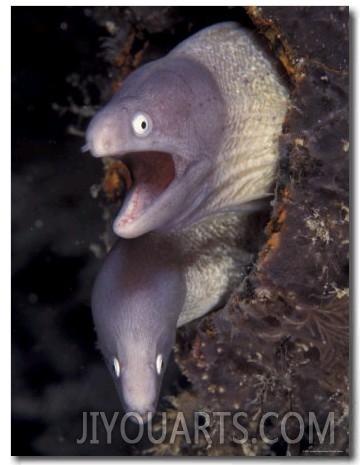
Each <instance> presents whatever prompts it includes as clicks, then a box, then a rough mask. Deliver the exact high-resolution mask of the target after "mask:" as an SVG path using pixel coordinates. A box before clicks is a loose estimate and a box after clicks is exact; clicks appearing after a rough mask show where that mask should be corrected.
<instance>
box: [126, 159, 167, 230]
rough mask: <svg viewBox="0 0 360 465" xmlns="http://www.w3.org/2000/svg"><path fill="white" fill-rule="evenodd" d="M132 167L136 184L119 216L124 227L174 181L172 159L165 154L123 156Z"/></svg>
mask: <svg viewBox="0 0 360 465" xmlns="http://www.w3.org/2000/svg"><path fill="white" fill-rule="evenodd" d="M121 159H122V161H123V162H124V163H125V164H126V166H127V167H128V168H129V170H130V172H131V175H132V178H133V185H132V188H131V189H130V191H129V192H128V194H127V196H126V198H125V202H124V205H123V208H122V209H121V210H120V216H119V217H118V219H119V221H120V224H121V225H124V224H127V223H130V222H132V221H134V220H135V219H137V218H139V216H141V215H142V213H144V211H145V210H146V209H147V208H148V207H149V206H150V205H152V204H153V203H154V202H155V201H156V200H157V199H158V197H159V196H160V195H161V194H162V193H163V192H164V191H165V190H166V189H167V187H168V186H169V185H170V184H171V182H172V181H173V180H174V179H175V176H176V171H175V164H174V161H173V158H172V156H171V155H170V154H169V153H165V152H136V153H129V154H126V155H124V156H122V157H121Z"/></svg>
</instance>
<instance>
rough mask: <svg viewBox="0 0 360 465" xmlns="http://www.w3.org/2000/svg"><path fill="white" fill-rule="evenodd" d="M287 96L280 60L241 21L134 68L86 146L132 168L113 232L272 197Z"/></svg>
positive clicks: (133, 233)
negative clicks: (268, 195) (126, 192)
mask: <svg viewBox="0 0 360 465" xmlns="http://www.w3.org/2000/svg"><path fill="white" fill-rule="evenodd" d="M287 99H288V90H287V88H286V87H285V86H284V85H283V83H282V82H281V77H280V76H279V74H278V72H277V69H276V66H275V64H274V62H273V60H272V59H271V58H270V57H269V56H268V54H267V53H266V51H265V50H264V47H263V46H262V45H261V44H260V43H259V42H258V39H257V38H256V36H255V35H254V33H253V32H251V31H249V30H247V29H245V28H242V27H240V26H239V25H238V24H237V23H234V22H227V23H220V24H217V25H215V26H211V27H208V28H206V29H204V30H202V31H200V32H198V33H196V34H194V35H193V36H191V37H190V38H189V39H187V40H185V41H184V42H182V43H181V44H180V45H178V46H177V47H176V48H175V49H174V50H172V51H171V52H170V53H169V54H168V55H167V56H165V57H164V58H161V59H159V60H156V61H154V62H151V63H148V64H145V65H143V66H141V67H140V68H138V69H137V70H136V71H134V72H133V73H132V74H130V75H129V76H128V77H127V78H126V79H125V80H124V82H123V83H122V85H121V87H120V88H119V89H118V91H117V92H116V93H115V95H114V97H113V98H112V100H111V101H110V102H109V103H108V104H107V105H106V106H105V107H104V108H103V109H102V110H100V111H99V112H98V113H97V114H96V115H95V116H94V118H93V119H92V121H91V122H90V124H89V127H88V129H87V133H86V145H85V146H84V150H86V149H89V150H90V151H91V153H92V155H94V156H95V157H108V156H114V157H119V158H120V159H121V160H123V161H124V163H125V164H126V165H127V166H128V168H129V170H130V172H131V175H132V178H133V184H132V187H131V189H130V191H129V192H128V194H127V196H126V198H125V202H124V204H123V206H122V208H121V210H120V212H119V213H118V215H117V217H116V219H115V221H114V224H113V228H114V232H115V233H116V234H117V235H118V236H120V237H124V238H135V237H138V236H141V235H142V234H145V233H147V232H149V231H153V230H158V231H165V232H167V231H175V230H181V229H183V228H184V227H186V226H188V225H190V224H191V223H193V222H194V221H197V220H199V219H200V218H201V217H203V216H206V215H208V214H210V213H215V212H220V211H225V210H227V209H229V208H234V207H236V206H238V205H242V204H243V203H244V202H248V201H250V200H251V199H256V198H260V197H262V196H264V195H266V194H268V193H269V191H270V188H271V186H272V184H273V180H274V170H275V167H276V163H277V159H278V136H279V134H280V133H281V126H282V122H283V120H284V116H285V112H286V109H287Z"/></svg>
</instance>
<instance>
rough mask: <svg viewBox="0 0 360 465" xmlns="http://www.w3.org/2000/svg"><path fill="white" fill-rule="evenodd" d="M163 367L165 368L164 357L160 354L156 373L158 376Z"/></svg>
mask: <svg viewBox="0 0 360 465" xmlns="http://www.w3.org/2000/svg"><path fill="white" fill-rule="evenodd" d="M162 367H163V359H162V355H161V354H159V355H158V356H157V357H156V371H157V374H158V375H159V374H160V373H161V370H162Z"/></svg>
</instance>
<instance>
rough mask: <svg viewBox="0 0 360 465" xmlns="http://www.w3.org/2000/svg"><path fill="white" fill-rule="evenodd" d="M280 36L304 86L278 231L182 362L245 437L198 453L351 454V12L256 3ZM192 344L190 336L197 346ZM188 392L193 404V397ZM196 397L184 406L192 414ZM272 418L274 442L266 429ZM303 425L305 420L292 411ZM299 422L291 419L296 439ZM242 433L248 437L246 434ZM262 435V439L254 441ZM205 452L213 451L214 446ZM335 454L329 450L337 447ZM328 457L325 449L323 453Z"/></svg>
mask: <svg viewBox="0 0 360 465" xmlns="http://www.w3.org/2000/svg"><path fill="white" fill-rule="evenodd" d="M249 13H250V15H251V16H252V18H253V20H254V22H255V24H257V25H259V27H260V29H261V30H263V31H264V33H265V35H267V36H268V37H269V39H270V40H272V41H273V45H274V48H275V49H276V50H277V52H278V54H279V57H280V58H281V59H282V61H283V63H284V64H285V66H286V67H287V69H288V71H289V74H290V76H291V80H292V83H293V85H294V89H293V94H292V106H291V109H290V111H289V113H288V116H287V119H286V123H285V134H284V136H283V138H282V141H281V161H280V169H279V174H278V186H277V197H276V201H275V208H274V215H273V218H272V221H271V224H269V227H268V228H269V231H270V237H269V240H268V243H267V245H266V247H265V248H264V249H263V250H262V252H261V254H260V258H259V261H258V263H257V269H256V270H254V271H253V273H252V275H251V276H250V278H249V280H248V281H247V282H246V283H245V284H244V285H243V286H242V289H241V290H239V291H237V292H235V293H234V295H233V297H232V299H231V300H230V302H229V303H228V305H227V306H226V307H225V308H224V309H223V310H221V311H218V312H216V313H213V314H211V315H209V316H208V317H207V318H205V319H203V320H201V321H200V322H195V323H193V324H192V325H188V327H187V328H185V329H184V330H182V331H181V333H180V334H179V338H178V351H177V361H178V363H179V365H180V366H181V367H182V369H183V371H184V373H185V374H186V375H187V377H188V378H189V380H190V381H191V383H192V392H193V394H194V396H195V397H196V402H194V404H195V406H196V409H197V410H205V411H208V412H214V411H229V412H232V413H235V412H237V411H242V412H246V413H247V419H246V420H247V421H244V422H242V424H244V425H246V426H247V428H248V431H249V438H250V439H249V440H248V441H247V442H246V443H245V444H243V445H239V444H236V443H234V442H233V441H232V439H231V437H232V435H233V434H234V435H235V436H236V437H239V432H238V431H236V430H235V429H234V428H231V424H230V426H229V427H228V429H227V430H226V438H225V441H224V442H225V443H224V444H223V445H222V444H221V442H220V441H219V435H218V429H216V428H215V430H216V432H215V430H214V431H213V430H211V428H210V430H209V431H210V436H211V437H212V440H213V444H212V446H211V447H209V448H208V449H204V450H202V451H200V452H199V450H195V449H193V450H192V451H188V453H189V454H199V453H200V454H202V453H208V454H210V455H229V454H230V455H264V454H276V453H278V454H285V453H288V454H293V455H298V454H309V455H311V454H314V455H315V454H316V455H321V453H319V449H320V448H322V449H323V450H327V451H328V452H326V454H327V455H332V454H333V455H336V454H339V455H344V454H348V418H347V413H348V370H349V363H348V349H349V348H348V259H349V257H348V219H349V211H348V193H349V190H348V152H349V135H348V53H347V52H348V9H347V8H296V9H294V8H263V9H253V8H252V9H249ZM189 341H191V342H189ZM182 399H184V401H182ZM188 405H189V396H188V394H184V395H183V396H181V395H180V396H179V397H178V398H177V400H176V408H177V409H178V410H183V411H185V412H188V414H189V416H190V414H191V409H192V408H193V406H191V408H190V409H189V408H187V406H188ZM266 412H276V413H277V414H278V416H279V419H276V418H274V417H272V418H271V421H270V422H268V423H266V434H267V436H268V437H269V438H274V437H275V438H276V437H279V441H278V442H277V443H275V444H274V445H269V444H266V443H264V442H263V441H262V440H261V438H260V437H259V436H258V428H259V421H260V418H261V416H262V415H263V414H265V413H266ZM289 412H297V413H298V414H300V415H301V417H302V418H303V419H304V425H305V434H304V436H303V438H302V441H301V442H298V443H296V444H286V442H284V441H283V440H282V439H280V433H281V431H280V420H281V418H282V417H283V416H284V415H285V414H287V413H289ZM309 412H314V414H315V416H316V419H317V421H318V424H319V426H320V429H321V431H323V430H324V426H325V424H326V420H327V419H328V415H329V413H330V415H332V414H331V412H333V418H334V441H335V442H334V444H329V441H330V434H329V431H328V434H327V435H326V437H325V441H324V444H322V445H319V442H318V439H317V435H316V434H315V435H314V443H313V444H311V443H309V437H308V418H309ZM292 420H294V418H292ZM299 427H300V424H299V421H297V420H296V418H295V421H294V422H293V423H291V422H290V421H289V423H288V424H287V433H288V435H289V437H291V438H296V437H297V436H298V434H299V431H300V430H299ZM240 436H241V435H240ZM251 438H257V441H256V442H255V441H251ZM205 450H206V452H205ZM329 451H330V452H329ZM324 454H325V452H324Z"/></svg>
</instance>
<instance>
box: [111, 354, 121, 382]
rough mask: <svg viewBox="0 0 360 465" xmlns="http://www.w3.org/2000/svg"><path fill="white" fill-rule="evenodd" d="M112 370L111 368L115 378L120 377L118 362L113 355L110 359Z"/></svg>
mask: <svg viewBox="0 0 360 465" xmlns="http://www.w3.org/2000/svg"><path fill="white" fill-rule="evenodd" d="M112 370H113V373H114V375H115V376H116V377H117V378H120V363H119V360H118V359H117V358H116V357H114V358H113V360H112Z"/></svg>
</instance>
